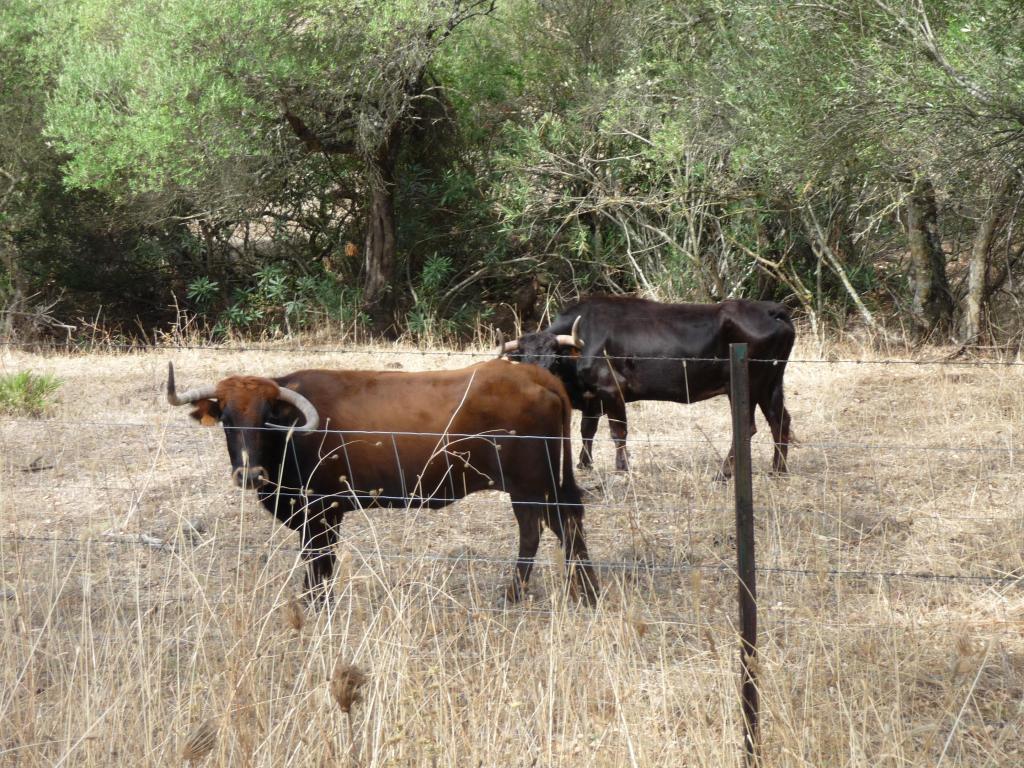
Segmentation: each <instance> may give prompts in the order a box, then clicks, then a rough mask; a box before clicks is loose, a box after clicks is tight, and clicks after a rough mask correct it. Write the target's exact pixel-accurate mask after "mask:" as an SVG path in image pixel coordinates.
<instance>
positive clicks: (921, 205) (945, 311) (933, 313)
mask: <svg viewBox="0 0 1024 768" xmlns="http://www.w3.org/2000/svg"><path fill="white" fill-rule="evenodd" d="M907 240H908V245H909V246H910V265H911V266H910V280H911V285H912V287H913V290H914V299H913V304H912V305H911V313H912V315H913V320H914V324H915V325H916V326H917V329H918V331H919V332H920V333H921V334H922V335H928V334H931V333H933V332H936V331H938V332H940V333H944V332H946V331H948V330H949V328H950V324H951V321H952V318H953V299H952V296H951V295H950V292H949V280H948V279H947V277H946V255H945V253H943V251H942V237H941V235H940V234H939V214H938V207H937V206H936V204H935V187H934V186H932V182H931V180H930V179H927V178H919V179H917V180H916V181H915V182H914V186H913V188H912V189H911V191H910V195H909V197H908V198H907Z"/></svg>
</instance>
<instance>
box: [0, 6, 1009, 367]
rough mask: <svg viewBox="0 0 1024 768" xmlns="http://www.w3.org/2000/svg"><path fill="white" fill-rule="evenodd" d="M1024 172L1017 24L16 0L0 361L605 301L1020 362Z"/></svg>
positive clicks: (787, 14)
mask: <svg viewBox="0 0 1024 768" xmlns="http://www.w3.org/2000/svg"><path fill="white" fill-rule="evenodd" d="M1022 169H1024V4H1022V3H1020V2H1019V0H977V1H975V2H967V1H966V0H910V1H909V2H907V1H903V0H848V1H847V2H832V3H829V2H806V1H803V2H797V1H795V0H780V1H778V2H776V1H773V2H755V1H754V0H728V1H725V0H720V1H718V0H692V1H690V0H676V1H674V2H673V1H670V2H650V1H649V0H443V1H442V0H347V1H345V2H341V1H339V0H333V1H328V0H160V1H159V2H158V1H157V0H5V2H4V3H2V4H0V338H6V339H8V340H12V339H13V340H16V341H27V342H35V341H39V340H45V339H47V338H58V339H62V340H63V339H64V338H65V336H66V337H67V338H68V339H70V340H73V341H74V340H77V339H81V338H84V337H85V336H86V335H88V334H89V333H92V334H95V333H96V331H101V332H102V333H103V334H105V335H106V337H107V338H110V337H111V336H113V337H115V338H124V339H126V340H152V339H154V338H157V337H158V336H159V334H161V333H165V332H166V330H167V329H168V328H178V329H181V328H183V327H187V328H190V329H193V330H197V331H200V332H202V333H203V334H209V335H210V336H212V337H215V338H226V337H271V336H275V335H280V334H291V333H298V332H304V331H310V330H317V331H323V330H324V329H327V330H329V331H335V332H338V333H350V332H355V333H362V332H367V333H384V334H388V335H392V336H395V335H408V336H411V337H412V338H427V339H438V338H440V339H457V338H459V337H465V336H468V335H471V334H473V333H476V332H477V331H478V329H479V328H480V327H481V326H483V327H486V326H496V327H500V328H502V329H505V330H510V331H515V330H517V329H518V328H519V327H523V326H525V327H532V325H534V324H535V323H536V322H538V321H539V320H540V319H541V318H542V317H543V314H544V313H545V312H549V311H552V310H557V307H558V306H559V305H560V304H561V303H563V302H564V301H567V300H569V299H571V298H574V297H575V296H576V295H578V294H581V293H587V292H593V291H605V292H637V293H639V294H641V295H646V296H649V297H652V298H657V299H661V300H687V301H716V300H720V299H723V298H726V297H730V296H747V297H755V298H771V299H775V300H780V301H784V302H786V303H787V304H788V305H790V306H791V307H793V309H794V311H795V313H796V314H797V315H799V316H800V317H801V318H803V319H804V320H805V321H806V323H807V325H808V327H809V328H810V329H811V330H812V331H813V333H815V334H817V335H818V336H819V337H824V336H825V335H827V334H830V333H834V332H837V331H838V332H842V331H844V330H846V329H849V328H857V329H867V330H868V331H869V332H870V334H872V335H873V336H874V337H875V338H899V339H904V340H907V341H908V342H910V343H914V344H916V343H939V344H950V343H953V344H956V345H959V346H967V347H974V348H983V347H989V346H993V345H995V346H998V347H1001V348H1010V349H1019V347H1020V344H1021V338H1022V333H1024V316H1022V313H1021V310H1020V302H1021V299H1022V298H1024V286H1022V279H1024V259H1022V256H1024V233H1022V229H1024V205H1022V203H1024V176H1022ZM71 326H74V327H73V328H72V327H71Z"/></svg>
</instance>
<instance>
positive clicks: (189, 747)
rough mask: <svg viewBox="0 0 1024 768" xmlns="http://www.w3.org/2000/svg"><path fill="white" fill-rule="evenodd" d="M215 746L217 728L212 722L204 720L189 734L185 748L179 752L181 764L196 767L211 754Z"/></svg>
mask: <svg viewBox="0 0 1024 768" xmlns="http://www.w3.org/2000/svg"><path fill="white" fill-rule="evenodd" d="M215 746H217V726H216V725H215V724H214V722H213V720H204V721H203V722H201V723H200V724H199V725H198V726H197V727H196V729H195V730H194V731H192V733H191V734H189V737H188V739H187V740H186V741H185V746H184V748H183V749H182V750H181V759H182V761H183V762H186V763H191V764H192V765H197V764H198V763H200V762H202V760H203V759H204V758H205V757H206V756H207V755H209V754H210V753H211V752H213V748H214V747H215Z"/></svg>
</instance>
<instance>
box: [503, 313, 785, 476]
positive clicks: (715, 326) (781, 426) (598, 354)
mask: <svg viewBox="0 0 1024 768" xmlns="http://www.w3.org/2000/svg"><path fill="white" fill-rule="evenodd" d="M795 338H796V334H795V332H794V330H793V321H792V320H791V319H790V316H789V310H787V309H786V307H784V306H782V305H781V304H776V303H774V302H768V301H749V300H745V299H730V300H728V301H723V302H721V303H720V304H661V303H658V302H656V301H648V300H646V299H640V298H636V297H633V296H592V297H590V298H587V299H583V300H582V301H580V302H579V303H577V304H574V305H572V306H570V307H567V308H566V309H565V310H564V311H563V312H562V313H561V314H560V315H559V316H558V317H557V318H556V319H555V321H554V322H553V323H552V324H551V325H550V326H549V327H548V328H547V329H546V330H543V331H538V332H537V333H531V334H527V335H526V336H523V337H521V338H519V339H517V340H516V341H510V342H507V343H505V344H503V345H502V346H501V347H500V348H499V354H506V355H508V357H509V359H511V360H515V361H518V362H522V363H533V364H535V365H539V366H542V367H544V368H547V369H548V370H550V371H551V372H552V373H554V374H555V375H557V376H558V377H559V378H560V379H561V380H562V381H563V382H564V384H565V388H566V391H567V392H568V393H569V397H570V399H571V400H572V404H573V407H574V408H577V409H578V410H581V411H583V425H582V430H581V431H582V434H583V448H582V450H581V452H580V466H581V467H589V466H591V463H592V459H591V448H592V446H593V442H594V433H595V432H597V423H598V420H599V419H600V418H601V415H602V414H604V415H606V416H607V417H608V425H609V427H610V429H611V433H612V439H613V440H614V441H615V446H616V452H615V468H616V469H618V470H625V469H627V467H628V461H627V455H626V403H629V402H633V401H635V400H668V401H671V402H676V403H696V402H699V401H701V400H707V399H708V398H710V397H714V396H715V395H728V394H729V361H728V357H729V345H730V344H731V343H734V342H746V343H747V344H748V345H749V346H748V354H749V357H750V360H751V362H750V369H749V370H750V403H751V414H750V418H751V434H753V433H754V432H755V431H756V428H755V427H754V423H753V418H754V414H753V407H754V405H755V404H756V405H758V406H760V408H761V412H762V413H764V415H765V418H766V419H767V420H768V424H769V425H770V426H771V430H772V437H773V439H774V441H775V455H774V459H773V461H772V467H773V469H774V470H775V471H777V472H785V471H786V455H787V452H788V449H789V443H790V440H791V433H790V417H789V412H788V411H787V410H786V408H785V405H784V402H783V392H782V378H783V374H784V373H785V371H786V361H787V360H788V359H789V353H790V351H791V350H792V349H793V342H794V340H795ZM761 360H764V361H771V362H759V361H761ZM732 471H733V457H732V451H731V450H730V452H729V456H728V457H727V458H726V460H725V463H724V465H723V466H722V471H721V475H722V476H723V477H731V476H732Z"/></svg>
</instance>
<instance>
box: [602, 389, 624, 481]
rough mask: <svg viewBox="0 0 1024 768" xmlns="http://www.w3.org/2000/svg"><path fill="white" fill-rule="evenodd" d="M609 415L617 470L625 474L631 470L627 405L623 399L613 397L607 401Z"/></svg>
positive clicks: (606, 411)
mask: <svg viewBox="0 0 1024 768" xmlns="http://www.w3.org/2000/svg"><path fill="white" fill-rule="evenodd" d="M605 413H606V414H608V428H609V429H610V430H611V433H612V441H613V442H614V443H615V469H617V470H618V471H620V472H625V471H626V470H628V469H629V455H628V454H627V452H626V403H625V402H624V401H623V400H622V398H621V397H616V396H613V397H611V398H609V399H608V400H606V401H605Z"/></svg>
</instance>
